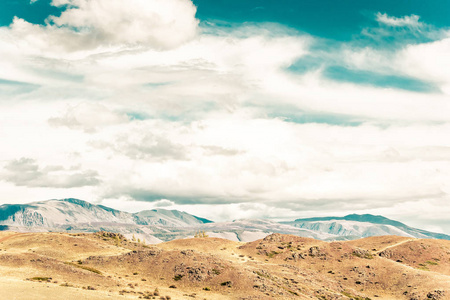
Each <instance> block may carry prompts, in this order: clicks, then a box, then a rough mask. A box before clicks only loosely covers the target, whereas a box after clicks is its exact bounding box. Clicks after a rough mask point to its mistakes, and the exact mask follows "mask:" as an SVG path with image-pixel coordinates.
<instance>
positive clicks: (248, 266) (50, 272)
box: [0, 231, 450, 300]
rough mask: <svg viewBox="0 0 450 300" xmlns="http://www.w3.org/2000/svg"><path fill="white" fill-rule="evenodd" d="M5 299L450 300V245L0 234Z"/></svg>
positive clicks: (393, 240)
mask: <svg viewBox="0 0 450 300" xmlns="http://www.w3.org/2000/svg"><path fill="white" fill-rule="evenodd" d="M0 274H1V275H0V291H1V292H0V299H65V300H67V299H357V300H360V299H365V300H367V299H408V300H421V299H450V241H447V240H432V239H426V240H425V239H413V238H406V237H397V236H381V237H370V238H364V239H359V240H354V241H345V242H324V241H318V240H314V239H311V238H303V237H297V236H292V235H282V234H272V235H269V236H267V237H266V238H264V239H260V240H257V241H254V242H250V243H240V242H233V241H229V240H225V239H219V238H209V237H206V238H192V239H180V240H174V241H171V242H166V243H162V244H158V245H145V244H143V243H139V242H137V241H132V240H127V239H125V237H123V236H122V235H120V234H114V233H109V232H98V233H93V234H88V233H80V234H69V233H15V232H7V231H3V232H0Z"/></svg>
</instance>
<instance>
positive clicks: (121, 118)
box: [0, 0, 450, 222]
mask: <svg viewBox="0 0 450 300" xmlns="http://www.w3.org/2000/svg"><path fill="white" fill-rule="evenodd" d="M54 4H55V5H64V4H70V5H69V7H68V9H67V10H66V12H65V13H63V14H62V15H61V17H55V18H52V20H51V21H50V23H49V24H47V25H44V26H41V25H35V24H30V23H28V22H26V21H24V20H21V19H17V18H16V19H15V20H14V22H13V24H12V25H11V26H9V27H5V28H0V80H3V81H0V84H1V85H2V86H5V89H2V90H1V92H0V108H1V109H0V140H1V141H2V152H1V156H0V163H1V165H2V166H3V167H5V166H7V167H8V168H9V169H8V170H7V169H5V170H4V171H3V172H2V176H3V177H2V178H4V179H5V180H6V181H3V182H0V188H1V189H2V191H6V192H7V193H8V195H12V198H11V199H15V200H14V201H16V202H27V201H32V200H41V199H45V198H58V197H80V198H84V199H86V200H90V201H97V202H102V203H103V204H104V205H109V204H111V205H113V206H114V207H116V208H121V209H127V210H134V211H136V210H138V208H139V209H140V208H142V209H144V208H154V207H158V206H165V207H169V208H171V209H172V208H177V209H180V210H187V211H189V212H191V213H194V214H197V215H200V216H202V217H207V218H212V219H215V220H229V219H231V218H241V217H245V218H250V217H251V218H254V217H261V216H267V217H280V218H281V217H292V218H296V217H306V216H305V215H299V214H300V213H303V214H306V212H307V213H308V214H310V215H309V216H312V215H314V214H322V215H323V214H336V213H337V212H341V213H344V212H358V211H372V212H376V211H381V212H383V214H386V215H388V216H389V215H395V214H394V212H395V211H396V210H397V209H398V208H399V207H400V208H404V207H407V206H408V205H409V204H414V205H415V206H414V205H413V206H411V207H415V209H416V210H417V209H419V208H418V207H420V206H424V205H426V203H431V202H432V201H434V202H433V203H434V204H433V205H431V206H430V207H429V208H428V209H429V210H428V211H427V213H428V216H427V218H428V219H432V212H439V205H437V204H436V203H441V204H442V203H445V201H448V200H449V199H448V198H449V197H448V195H449V193H450V186H449V182H450V181H449V180H448V179H449V177H450V164H449V162H450V150H449V149H450V142H448V136H449V135H450V125H449V122H448V108H449V106H448V103H449V102H448V95H449V94H448V92H445V86H446V84H448V83H449V82H450V75H449V74H447V73H448V72H447V69H450V67H449V68H444V67H443V66H446V64H447V61H446V59H447V58H446V57H447V55H446V53H448V52H449V51H448V49H447V48H448V45H447V44H448V41H447V40H446V39H441V40H440V41H436V42H431V43H426V44H420V45H409V46H407V47H404V48H402V49H398V50H397V51H390V52H389V51H386V50H384V51H380V50H377V49H374V48H369V47H367V48H364V49H360V48H355V47H354V45H353V44H352V43H350V44H348V45H347V46H343V47H342V48H337V49H332V50H330V51H331V52H330V53H326V54H323V53H321V52H314V50H312V49H313V48H312V47H311V45H314V44H315V43H316V40H315V39H314V38H313V37H308V36H304V35H300V34H299V33H297V32H293V31H292V30H291V29H287V28H284V27H282V26H274V25H273V24H264V25H261V28H257V27H255V26H251V25H243V26H241V27H237V28H233V29H226V30H225V29H223V28H219V27H214V25H211V26H210V27H209V28H208V30H205V31H199V30H198V29H197V20H196V19H195V16H194V15H195V7H194V6H193V4H192V3H191V2H189V1H181V0H179V1H178V0H166V1H156V0H155V1H153V0H152V1H138V0H133V1H118V0H114V1H106V0H105V1H102V0H92V1H85V0H73V1H69V0H64V1H63V0H61V1H54ZM137 11H138V12H137ZM131 16H132V17H133V18H132V19H130V17H131ZM379 18H380V22H382V21H381V20H384V23H383V24H387V25H389V22H390V25H389V26H415V25H414V20H415V19H414V18H413V17H409V19H408V18H406V17H405V18H392V17H389V16H386V15H381V14H380V15H379ZM171 20H172V21H174V23H173V26H172V25H167V24H168V22H169V23H170V24H172V21H171ZM128 21H129V22H128ZM416 21H417V22H418V19H417V20H416ZM401 24H404V25H401ZM134 27H137V30H135V31H134V30H133V32H132V33H129V30H131V29H132V28H134ZM150 27H151V28H150ZM74 29H76V30H74ZM342 49H344V50H342ZM307 54H310V55H319V56H320V55H329V56H330V57H332V58H331V59H330V60H334V61H335V62H339V63H340V64H342V65H345V66H347V67H349V68H353V69H355V70H371V71H374V72H377V73H378V74H385V75H389V74H397V75H399V76H411V77H414V78H419V79H423V80H430V81H431V82H432V83H434V84H438V86H439V87H440V88H441V89H442V90H443V91H444V93H438V92H434V93H427V92H422V93H419V92H412V91H405V90H399V89H394V88H382V87H375V86H369V85H362V84H356V83H343V82H339V81H335V80H331V79H327V78H324V68H325V67H326V65H325V66H323V68H321V67H318V68H316V69H313V70H311V71H310V72H306V73H304V74H295V73H294V72H289V71H287V70H286V68H287V67H289V66H290V65H292V64H293V63H295V62H296V61H297V60H299V59H300V60H302V59H305V60H306V59H308V58H307V57H306V55H307ZM306 62H308V61H306ZM326 62H327V63H329V61H326ZM5 90H7V91H8V92H7V93H6V92H4V91H5ZM306 120H309V123H306ZM294 121H296V122H298V123H295V122H294ZM302 122H305V124H302ZM315 122H316V123H315ZM318 122H325V123H327V122H328V123H329V124H318ZM349 123H356V124H360V125H358V126H353V127H352V126H347V125H348V124H349ZM331 124H335V125H331ZM21 157H25V158H33V159H34V160H30V161H22V163H21V164H18V162H20V159H19V158H21ZM18 159H19V160H18ZM11 162H16V163H15V164H12V163H11ZM46 166H47V167H46ZM48 166H59V169H56V168H49V167H48ZM71 166H82V168H80V169H79V170H78V169H77V170H74V169H70V167H71ZM86 170H91V171H90V172H92V173H84V172H87V171H86ZM93 170H95V171H93ZM5 172H6V173H5ZM95 172H96V173H95ZM73 175H77V176H78V175H82V176H84V177H85V179H86V178H87V179H89V178H90V179H91V181H88V182H84V183H83V184H81V183H80V182H79V181H77V180H78V179H80V178H79V177H76V178H75V177H73ZM75 179H76V180H75ZM52 182H53V184H52ZM74 182H75V183H76V184H75V183H74ZM87 184H90V185H87ZM61 187H71V188H70V193H69V192H67V191H63V190H62V189H61ZM35 197H39V199H35ZM430 199H432V200H430ZM136 200H140V201H136ZM5 201H6V200H5ZM8 201H9V199H8ZM145 201H148V202H145ZM420 201H422V202H420ZM412 213H413V210H411V211H408V212H407V213H406V212H405V214H403V215H398V218H400V219H402V218H405V216H407V215H412ZM423 222H425V221H423Z"/></svg>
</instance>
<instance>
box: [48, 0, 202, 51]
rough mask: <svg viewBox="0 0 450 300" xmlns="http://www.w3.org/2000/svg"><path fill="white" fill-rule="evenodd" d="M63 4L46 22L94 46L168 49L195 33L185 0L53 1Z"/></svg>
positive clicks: (194, 22) (190, 7) (193, 10)
mask: <svg viewBox="0 0 450 300" xmlns="http://www.w3.org/2000/svg"><path fill="white" fill-rule="evenodd" d="M52 4H53V5H55V6H67V9H66V10H64V11H63V12H62V14H61V15H60V16H59V17H50V18H49V22H50V23H51V24H54V25H56V26H58V27H59V28H70V29H74V30H76V31H77V32H78V34H79V35H80V36H85V37H87V39H89V40H90V41H92V42H93V43H95V44H98V45H103V44H106V45H111V44H145V45H149V46H151V47H153V48H156V49H168V48H174V47H177V46H179V45H180V44H182V43H184V42H186V41H189V40H190V39H192V38H193V37H194V36H195V34H196V32H197V25H198V21H197V20H196V19H195V13H196V7H195V6H194V5H193V4H192V2H191V1H188V0H128V1H124V0H89V1H88V0H53V1H52Z"/></svg>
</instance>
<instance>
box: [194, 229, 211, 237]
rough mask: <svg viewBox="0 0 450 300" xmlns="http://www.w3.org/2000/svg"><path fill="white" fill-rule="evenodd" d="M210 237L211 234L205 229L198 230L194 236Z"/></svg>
mask: <svg viewBox="0 0 450 300" xmlns="http://www.w3.org/2000/svg"><path fill="white" fill-rule="evenodd" d="M206 237H209V235H208V234H207V233H206V232H205V231H204V230H202V231H198V232H196V233H195V235H194V238H206Z"/></svg>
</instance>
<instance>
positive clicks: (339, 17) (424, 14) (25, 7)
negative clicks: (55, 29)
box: [0, 0, 450, 40]
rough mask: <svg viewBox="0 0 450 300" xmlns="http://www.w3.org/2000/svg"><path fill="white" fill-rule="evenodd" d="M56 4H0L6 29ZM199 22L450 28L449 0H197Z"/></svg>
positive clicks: (328, 32)
mask: <svg viewBox="0 0 450 300" xmlns="http://www.w3.org/2000/svg"><path fill="white" fill-rule="evenodd" d="M50 2H51V0H39V1H37V2H35V3H32V4H31V3H30V1H29V0H5V1H1V3H0V26H5V25H9V24H10V23H11V21H12V18H13V17H14V16H17V17H20V18H23V19H25V20H27V21H29V22H32V23H42V24H43V23H44V20H45V19H46V18H47V17H48V16H49V15H59V13H60V11H61V10H64V9H63V8H55V7H54V6H51V5H50ZM194 4H195V5H196V6H197V8H198V9H197V15H196V16H197V18H199V19H200V20H202V21H207V20H209V21H214V20H219V21H225V22H237V23H242V22H276V23H280V24H283V25H286V26H289V27H292V28H295V29H297V30H300V31H303V32H306V33H309V34H312V35H314V36H318V37H323V38H327V39H334V40H350V39H352V37H353V35H355V34H356V35H357V34H359V32H360V31H361V29H362V28H364V27H367V26H370V25H373V23H374V21H373V17H372V16H373V15H374V14H375V13H378V12H382V13H387V14H388V15H390V16H394V17H402V16H405V15H412V14H414V15H418V16H420V17H421V20H422V21H423V22H426V23H427V24H432V25H434V26H436V27H438V28H445V27H449V26H450V18H449V15H450V2H449V1H447V0H428V1H423V0H397V1H390V0H377V1H367V0H341V1H336V0H321V1H314V0H195V1H194Z"/></svg>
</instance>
